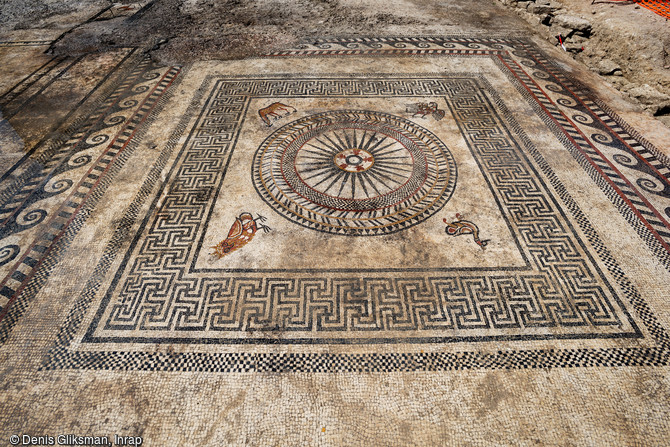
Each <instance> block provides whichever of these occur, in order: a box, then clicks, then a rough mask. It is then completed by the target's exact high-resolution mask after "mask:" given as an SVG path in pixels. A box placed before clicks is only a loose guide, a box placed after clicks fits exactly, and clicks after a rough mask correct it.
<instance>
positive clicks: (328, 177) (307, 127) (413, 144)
mask: <svg viewBox="0 0 670 447" xmlns="http://www.w3.org/2000/svg"><path fill="white" fill-rule="evenodd" d="M252 176H253V182H254V185H255V187H256V190H257V191H258V192H259V194H260V195H261V197H262V198H263V199H264V200H265V202H266V203H268V205H270V206H271V207H272V208H273V209H274V210H276V211H277V212H278V213H279V214H281V215H282V216H284V217H286V218H288V219H289V220H291V221H293V222H296V223H298V224H300V225H303V226H306V227H308V228H313V229H316V230H319V231H324V232H328V233H334V234H356V235H375V234H387V233H392V232H395V231H399V230H402V229H405V228H407V227H409V226H412V225H416V224H417V223H420V222H421V221H423V220H425V219H426V218H428V217H430V216H431V215H433V214H434V213H435V212H437V211H438V210H439V209H440V208H442V207H443V206H444V204H445V203H446V202H447V201H448V200H449V197H450V196H451V193H452V192H453V190H454V186H455V184H456V164H455V162H454V160H453V158H452V156H451V154H450V152H449V150H448V149H447V147H446V146H445V145H444V143H442V142H441V141H440V140H439V139H438V138H437V137H436V136H435V135H434V134H432V133H431V132H430V131H428V130H427V129H424V128H422V127H420V126H418V125H417V124H415V123H413V122H411V121H409V120H406V119H404V118H401V117H398V116H393V115H389V114H386V113H380V112H374V111H347V110H345V111H334V112H326V113H321V114H317V115H310V116H307V117H304V118H302V119H299V120H297V121H294V122H292V123H290V124H288V125H286V126H284V127H282V128H281V129H279V130H278V131H277V132H275V133H273V134H272V135H270V136H269V137H268V138H267V139H266V140H265V142H263V144H262V145H261V146H260V148H259V149H258V151H257V152H256V156H255V158H254V164H253V169H252Z"/></svg>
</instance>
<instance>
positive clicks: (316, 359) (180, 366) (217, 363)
mask: <svg viewBox="0 0 670 447" xmlns="http://www.w3.org/2000/svg"><path fill="white" fill-rule="evenodd" d="M202 94H203V92H202V91H200V92H198V93H197V94H196V97H195V98H194V102H193V104H191V106H190V109H189V113H194V112H195V109H196V108H195V107H194V105H195V104H196V103H197V102H198V101H199V100H200V98H201V97H202ZM489 95H490V96H492V97H493V98H494V102H495V103H496V106H497V107H498V108H500V109H504V107H505V106H504V103H503V102H502V101H501V100H500V98H498V97H497V95H496V94H495V92H492V91H489ZM187 121H188V120H182V122H181V123H180V124H179V126H178V129H177V131H176V132H175V134H174V137H173V138H172V139H171V144H170V145H169V146H171V147H166V150H165V151H164V152H163V153H162V154H161V157H160V159H159V161H161V160H162V163H163V164H162V165H161V164H160V163H159V164H157V165H156V166H155V167H154V169H152V172H151V173H150V175H149V179H152V178H153V179H154V180H157V179H158V178H159V177H158V176H159V173H160V172H161V169H162V167H163V166H164V163H165V162H166V160H167V157H168V155H169V152H170V151H171V150H172V149H173V148H174V146H175V145H176V138H178V136H179V135H181V134H182V133H183V132H184V131H185V127H186V124H187ZM508 121H509V122H510V123H511V128H512V130H513V131H514V132H515V134H516V135H517V137H518V138H520V140H521V141H522V142H523V143H524V147H525V148H526V149H528V151H529V152H530V153H531V154H532V156H533V157H534V158H535V160H536V162H537V163H538V165H539V166H540V168H541V170H542V171H543V172H544V173H545V175H548V178H549V180H550V182H551V184H552V186H553V187H554V188H555V190H556V191H557V192H558V194H559V196H560V198H561V199H562V200H563V202H564V203H565V204H566V205H567V208H568V209H569V210H570V211H571V213H572V214H573V215H574V217H575V218H576V219H577V222H578V224H579V226H580V227H581V228H582V231H584V233H585V234H586V237H587V239H588V240H589V241H590V243H591V244H592V245H593V246H594V247H595V248H596V250H597V251H598V253H599V254H600V256H601V258H602V259H603V260H604V262H605V263H606V264H607V265H608V267H609V269H610V271H611V272H612V273H613V274H614V275H615V276H616V277H617V279H618V280H619V282H620V283H621V284H622V287H624V288H626V289H627V290H628V291H629V292H630V296H631V302H632V304H633V307H634V308H635V309H636V310H637V312H638V314H639V316H640V318H641V320H642V321H643V322H644V323H645V325H646V326H647V328H648V329H649V331H650V333H651V334H652V335H653V336H654V338H655V339H656V340H657V341H658V342H659V346H658V347H654V348H626V349H620V348H614V349H597V350H591V349H572V350H531V351H506V352H502V351H500V352H497V353H491V354H484V353H476V352H475V353H473V352H460V353H427V354H360V355H346V354H342V355H331V354H304V355H299V354H285V355H281V354H279V355H277V354H220V355H210V354H200V353H191V354H155V353H119V352H112V353H104V357H105V358H104V359H103V358H102V356H101V355H102V354H103V353H95V354H94V355H93V356H91V355H90V354H91V353H76V352H75V353H71V352H67V346H68V345H69V343H70V341H71V339H72V337H73V336H74V330H76V323H77V321H76V320H79V321H80V320H81V318H82V317H83V315H84V312H85V311H86V309H85V308H86V306H87V305H88V304H90V301H91V300H92V298H93V296H94V295H95V291H96V290H97V287H96V286H99V284H100V281H101V280H102V278H103V277H104V276H105V272H106V271H107V269H108V268H109V266H110V264H111V262H112V259H113V257H114V254H113V251H114V250H113V249H112V250H107V251H106V255H105V256H103V258H102V259H101V262H100V264H99V265H98V267H97V268H96V273H95V275H94V276H93V277H92V278H91V279H90V280H89V282H88V284H87V287H86V289H85V292H84V293H83V294H82V299H81V300H79V301H78V306H76V307H75V308H74V309H73V311H72V313H71V314H70V317H69V318H68V322H69V323H70V324H69V325H65V326H64V327H63V329H62V330H61V333H60V335H59V338H58V342H57V344H56V346H54V349H53V350H52V353H51V354H52V355H51V358H50V360H49V361H47V362H45V364H44V368H46V369H60V368H92V369H118V370H137V369H139V370H166V371H184V370H198V371H217V372H224V371H225V372H244V371H247V372H248V371H256V372H261V371H313V372H317V371H324V372H326V371H333V372H334V371H417V370H446V369H464V368H492V369H500V368H529V367H576V366H624V365H631V366H632V365H654V366H661V365H666V364H667V361H668V352H669V351H668V349H667V347H668V340H667V335H666V333H665V330H664V329H663V328H662V327H661V326H660V325H659V324H658V322H657V320H656V319H655V317H654V316H653V314H652V313H651V311H650V309H649V308H648V306H647V305H646V303H645V302H644V300H642V298H641V297H640V296H639V293H638V292H637V291H636V290H635V289H634V287H633V286H632V285H631V284H630V283H629V282H628V281H627V280H626V279H625V277H624V276H623V273H622V272H621V269H620V268H619V267H618V265H616V262H615V261H614V260H613V259H612V257H611V255H610V254H609V252H608V250H607V248H606V247H604V246H603V245H602V243H601V242H600V240H599V238H598V236H597V234H596V233H595V232H594V231H593V229H592V228H591V227H590V225H589V224H588V221H587V220H586V218H585V217H584V215H583V214H582V213H581V211H580V210H579V209H578V208H577V206H576V204H575V202H574V201H573V200H572V198H571V197H570V196H569V194H568V193H567V191H566V190H565V188H564V187H563V186H562V185H561V184H560V181H559V180H558V179H557V178H556V176H555V175H553V174H552V173H551V172H550V170H549V168H548V165H547V164H546V162H545V161H544V160H543V159H542V157H541V155H540V154H539V153H538V152H537V150H536V149H535V148H534V147H533V146H532V143H531V142H530V140H529V139H528V138H527V137H525V136H524V135H523V131H522V130H521V128H520V126H519V125H518V123H516V122H515V120H514V119H513V117H511V116H510V119H508ZM549 174H551V175H549ZM149 179H148V180H147V182H145V184H144V185H143V187H142V190H141V194H140V195H138V197H137V198H136V200H135V201H134V202H133V204H132V205H131V207H130V208H129V210H130V211H131V212H130V213H129V214H127V216H124V222H122V224H121V225H120V226H119V228H118V229H117V232H116V233H115V237H114V238H113V240H112V243H110V246H111V245H114V243H115V242H116V244H118V242H119V240H120V239H122V237H121V234H122V233H123V229H124V228H128V227H129V225H130V224H131V222H132V221H133V220H134V217H135V216H136V213H137V209H138V206H139V204H141V202H142V201H143V200H144V199H145V198H146V196H147V195H148V193H149V190H150V188H149V185H150V183H151V181H150V180H149ZM73 324H74V326H73Z"/></svg>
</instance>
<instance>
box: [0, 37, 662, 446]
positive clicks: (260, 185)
mask: <svg viewBox="0 0 670 447" xmlns="http://www.w3.org/2000/svg"><path fill="white" fill-rule="evenodd" d="M40 45H43V44H42V43H40V42H30V41H24V42H22V43H21V44H20V45H19V43H6V42H5V43H0V46H1V47H0V51H4V52H5V53H3V54H4V56H3V57H5V58H8V56H7V55H10V54H13V55H14V56H15V57H17V58H19V57H21V55H22V54H26V53H27V52H30V51H34V53H35V54H34V57H32V58H31V59H30V62H31V63H34V65H35V66H34V67H32V68H31V70H32V72H30V73H29V74H27V76H26V74H23V75H22V76H19V74H18V73H17V74H16V75H15V76H14V78H12V77H11V76H9V74H8V76H7V77H6V78H5V82H4V83H3V85H2V87H3V91H4V94H3V95H2V96H1V97H0V107H1V108H2V114H3V117H4V119H5V120H8V121H3V124H2V125H3V126H4V127H3V128H2V133H1V135H2V138H3V145H4V147H3V156H2V159H1V160H0V161H1V163H2V164H1V167H2V179H1V183H0V199H1V202H0V203H1V206H0V218H1V219H2V222H3V223H2V226H1V227H0V281H1V282H0V306H1V308H2V310H1V312H0V341H1V342H2V343H3V347H2V348H1V350H0V359H1V360H0V362H1V367H0V374H2V377H3V380H2V385H3V392H2V401H3V403H2V407H3V408H4V411H3V412H2V415H1V416H0V421H2V429H1V430H0V431H1V433H0V439H2V441H1V442H2V443H4V442H6V440H8V439H10V436H12V435H21V436H22V435H30V436H57V435H61V434H72V435H73V436H107V437H109V439H110V443H112V441H113V440H114V435H118V436H140V437H142V439H143V441H144V443H143V445H410V444H412V445H414V443H415V444H416V445H664V444H666V443H667V441H668V439H670V438H669V436H670V435H669V433H670V430H669V429H670V427H669V425H670V424H669V422H668V421H669V420H670V419H668V412H669V410H670V388H669V387H670V381H669V380H668V363H669V359H670V340H668V332H667V328H668V327H670V326H669V324H670V313H669V311H668V309H667V306H666V301H667V298H668V296H669V293H668V291H670V272H669V271H670V223H669V222H670V181H669V180H668V177H669V174H670V169H669V166H670V163H669V161H668V158H667V157H666V156H665V155H663V152H664V151H665V152H668V147H665V148H663V147H658V148H656V147H654V146H653V145H652V144H651V143H649V142H647V141H646V140H645V138H644V137H642V136H641V135H640V134H639V133H638V131H636V130H635V129H634V128H633V127H632V126H631V125H629V124H627V123H626V122H625V121H624V120H623V119H622V118H620V117H619V116H618V115H617V114H616V113H615V112H614V111H613V110H611V109H610V107H609V106H608V105H607V104H606V103H607V101H606V100H605V101H604V100H603V98H602V97H600V96H599V95H598V94H596V93H594V92H593V91H592V90H591V89H589V88H588V87H586V86H585V85H583V84H582V83H581V82H578V81H576V80H575V79H574V77H573V76H572V75H571V74H570V71H571V69H570V67H566V66H565V65H561V64H558V63H556V62H555V61H554V60H552V59H551V58H550V57H548V56H547V54H546V53H545V52H544V51H543V50H541V49H540V48H539V47H538V46H537V45H536V44H535V43H533V41H532V40H530V39H521V38H510V37H504V38H503V37H499V38H496V37H482V36H479V37H473V36H470V37H468V36H444V37H404V38H403V37H397V38H369V39H365V38H360V39H322V40H318V41H314V42H310V43H305V44H304V45H302V46H300V47H298V48H294V49H292V50H287V51H282V52H278V53H275V54H271V55H267V56H266V57H262V58H256V59H253V60H252V61H251V63H250V61H249V60H245V61H226V62H225V63H223V62H199V63H195V64H192V65H189V66H183V67H180V66H172V67H166V66H158V65H156V64H155V63H153V62H151V60H150V59H149V58H147V57H146V56H144V55H143V53H142V51H139V50H138V49H133V48H119V49H118V51H117V52H116V53H106V54H104V55H99V54H93V55H89V56H85V57H80V58H78V59H74V60H68V59H59V58H50V57H49V56H47V55H45V54H43V53H42V52H41V51H43V49H44V48H43V47H41V49H40ZM38 49H40V50H39V55H38ZM102 58H104V60H101V59H102ZM23 69H24V70H25V67H24V68H23ZM5 71H7V73H11V65H9V66H8V67H6V68H5ZM77 71H81V72H82V73H83V72H85V73H89V74H90V73H92V74H90V75H89V76H88V77H87V83H84V84H82V83H81V82H80V81H79V78H78V77H76V76H74V75H73V73H75V72H77ZM63 91H68V92H69V95H68V96H67V101H69V103H67V104H65V105H64V106H63V107H62V108H61V109H60V110H58V111H55V112H54V113H50V114H48V115H47V116H43V115H40V113H43V112H40V110H41V109H40V108H39V107H38V106H39V103H40V101H44V98H45V97H46V96H47V95H49V94H62V92H63ZM59 92H60V93H59ZM605 99H606V98H605ZM36 120H40V123H41V124H40V126H38V127H39V128H40V129H42V130H41V133H39V132H38V134H36V135H32V136H31V135H30V134H29V133H28V132H22V138H19V137H18V135H17V134H16V132H14V130H13V129H22V128H26V129H27V128H29V127H30V126H31V125H32V123H35V122H36ZM10 124H11V126H10ZM44 129H47V131H44ZM24 135H25V136H24ZM487 440H488V441H487ZM492 440H495V441H492ZM3 445H4V444H3ZM21 445H23V444H21ZM26 445H28V444H26ZM73 445H74V444H73Z"/></svg>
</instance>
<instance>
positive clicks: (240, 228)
mask: <svg viewBox="0 0 670 447" xmlns="http://www.w3.org/2000/svg"><path fill="white" fill-rule="evenodd" d="M264 221H265V217H263V216H260V215H259V216H258V217H257V218H255V219H254V218H253V216H252V215H251V214H249V213H242V214H240V215H239V217H237V218H236V219H235V222H234V223H233V226H232V227H230V231H228V237H227V238H225V239H224V240H222V241H221V242H219V243H218V244H216V245H214V246H212V248H213V249H214V253H212V255H214V256H218V257H219V259H221V258H223V257H224V256H226V255H227V254H229V253H232V252H234V251H235V250H237V249H238V248H241V247H244V246H245V245H247V244H248V243H249V242H250V241H251V240H252V239H253V238H254V235H255V234H256V231H258V229H259V228H260V229H261V230H263V231H264V232H266V233H267V232H268V231H270V230H271V228H270V227H268V226H267V225H263V224H262V223H261V222H264Z"/></svg>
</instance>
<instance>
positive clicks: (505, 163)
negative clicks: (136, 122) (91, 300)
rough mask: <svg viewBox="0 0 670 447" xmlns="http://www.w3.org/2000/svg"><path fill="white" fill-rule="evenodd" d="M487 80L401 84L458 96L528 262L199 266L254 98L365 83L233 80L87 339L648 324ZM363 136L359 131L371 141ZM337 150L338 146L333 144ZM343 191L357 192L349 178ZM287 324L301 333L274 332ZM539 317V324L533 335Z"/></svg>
mask: <svg viewBox="0 0 670 447" xmlns="http://www.w3.org/2000/svg"><path fill="white" fill-rule="evenodd" d="M301 82H303V84H301ZM481 82H483V80H482V79H477V78H476V77H475V78H469V79H468V78H465V77H458V76H456V77H454V78H445V77H441V78H430V79H421V78H417V77H415V78H408V79H403V80H402V81H399V80H398V79H394V87H395V88H397V90H398V91H399V92H402V94H405V92H408V91H417V92H419V94H420V95H422V96H426V95H427V94H428V93H429V92H431V93H432V95H434V96H436V97H438V98H439V97H441V100H442V101H445V102H446V104H447V106H448V107H449V109H450V111H451V114H452V116H453V117H454V119H455V120H456V122H457V123H458V125H459V127H460V129H461V135H462V137H463V138H464V140H465V142H466V144H467V145H468V147H469V148H470V151H471V153H472V155H473V157H474V158H475V159H476V160H478V162H479V165H480V167H481V175H482V176H483V177H484V179H485V180H486V182H487V184H488V185H490V188H491V192H492V193H493V194H494V196H495V198H496V201H497V202H498V203H499V204H500V211H501V213H502V214H503V215H504V216H505V219H506V220H507V223H508V225H509V226H510V228H511V229H512V233H513V234H515V235H517V237H518V238H519V242H518V243H519V247H520V249H521V250H522V255H523V257H524V258H525V259H526V267H521V268H510V269H507V268H500V269H492V270H491V269H489V270H488V271H482V272H477V271H466V270H461V269H458V268H445V269H443V270H442V271H440V272H439V273H437V274H434V273H433V274H431V273H412V274H410V273H409V272H399V273H394V272H389V273H379V272H373V271H369V272H368V271H366V270H365V269H364V268H363V269H360V270H359V271H358V273H356V274H347V275H346V276H343V277H342V276H339V277H333V276H331V275H330V274H329V273H328V272H325V273H324V272H321V273H319V274H314V273H307V275H305V274H300V273H297V272H291V271H284V270H281V269H279V270H276V271H274V272H273V273H272V274H271V275H268V274H267V273H261V275H260V276H257V275H254V272H253V271H251V272H244V273H242V274H240V273H233V274H232V275H231V274H230V273H227V274H223V275H222V274H221V273H218V272H209V271H202V272H198V271H193V270H191V269H190V267H189V266H190V265H191V260H192V259H193V257H194V256H196V255H197V253H198V252H199V250H200V249H201V246H200V245H198V241H199V240H200V235H201V234H202V232H203V231H204V229H203V228H202V227H203V226H202V220H203V216H206V215H207V213H208V210H209V209H211V207H212V206H214V203H215V199H214V198H213V197H212V194H203V193H202V191H203V189H204V188H211V189H216V190H220V189H221V187H222V186H221V185H222V184H223V181H224V177H225V169H223V167H224V166H226V160H227V159H228V158H229V157H230V156H231V154H232V151H233V150H234V144H233V143H232V142H231V141H232V140H233V139H234V138H235V135H236V134H237V128H238V126H240V123H242V122H243V120H242V119H241V118H242V117H243V116H244V114H245V113H246V110H247V108H246V107H245V106H244V104H245V98H249V97H253V96H256V95H259V92H267V93H266V94H268V96H274V97H277V96H280V95H278V92H282V93H284V94H291V95H295V92H296V91H299V90H300V88H301V85H304V86H305V88H308V90H309V95H317V94H318V91H319V88H322V89H323V91H324V92H328V91H333V90H337V89H340V88H342V86H343V85H347V88H348V89H349V90H351V89H352V84H351V83H350V82H349V81H342V80H338V79H328V80H318V81H317V80H314V79H308V80H305V81H300V80H298V79H291V80H290V81H286V82H276V81H272V82H269V81H264V80H262V79H261V80H250V81H247V82H246V83H242V82H239V81H228V80H219V81H218V82H217V84H216V85H215V86H214V87H213V88H212V90H211V96H210V99H209V101H208V103H207V104H208V105H207V106H206V108H205V111H204V113H203V114H202V115H201V119H200V121H199V122H197V123H196V124H195V127H194V130H193V131H192V138H191V139H190V140H189V142H188V143H187V145H186V146H185V147H184V151H183V152H182V155H181V158H180V159H179V160H177V161H176V163H177V164H176V169H175V171H174V172H175V174H174V176H173V177H172V178H171V179H170V180H169V181H168V186H167V190H166V192H165V194H166V195H165V200H164V201H163V202H162V203H161V204H160V205H158V207H157V208H156V210H155V211H154V212H153V214H152V215H151V218H150V219H149V220H148V221H147V226H146V227H145V228H144V229H143V230H142V231H143V236H142V237H141V238H139V239H137V241H138V242H137V245H136V247H135V248H132V249H131V250H133V253H132V255H129V256H130V257H129V258H128V260H129V261H128V264H127V265H122V266H121V267H120V268H121V271H122V272H123V271H124V270H125V273H120V274H117V275H116V277H115V279H114V281H113V283H112V285H111V287H110V288H109V289H108V292H107V294H106V297H105V299H104V300H103V302H102V304H101V306H102V308H101V311H100V312H99V313H98V314H97V315H96V317H95V319H94V321H93V322H92V324H91V325H90V327H89V330H88V332H87V334H86V336H85V337H84V339H83V341H84V342H93V343H96V342H113V341H117V342H127V341H129V340H134V341H138V340H146V341H151V342H159V341H160V340H161V339H162V338H161V337H157V335H156V334H157V333H158V332H161V333H165V331H169V334H171V335H170V336H169V337H167V338H165V341H166V342H168V341H169V340H170V341H172V340H175V339H179V340H181V341H182V342H187V341H188V342H189V343H199V342H203V341H204V340H207V342H208V343H212V342H216V343H236V344H239V343H258V344H263V343H268V342H269V343H354V342H361V343H368V342H369V340H370V338H369V334H370V333H371V332H377V333H378V334H379V337H382V339H383V340H385V343H403V342H407V340H410V339H413V340H424V341H432V342H437V341H440V340H441V341H445V340H449V339H452V338H453V335H454V334H455V332H453V331H458V333H459V334H460V335H459V336H458V337H457V338H461V339H462V338H463V337H466V338H467V335H466V334H467V333H468V332H469V331H473V332H472V333H473V336H475V337H476V338H477V339H488V340H494V339H496V337H503V338H505V339H508V338H509V337H522V338H524V339H546V338H554V337H556V336H559V337H571V338H580V337H587V338H594V337H602V338H611V337H638V336H639V331H638V330H637V328H636V325H635V323H634V322H633V320H631V319H630V316H629V315H628V314H627V311H626V310H625V308H624V307H623V306H622V303H621V299H620V298H619V297H618V295H617V293H616V292H615V290H614V289H613V288H612V287H611V286H610V285H609V282H608V280H607V278H606V277H605V276H603V275H602V272H601V271H600V269H599V267H598V266H597V265H596V264H595V263H594V259H593V258H592V256H591V255H590V254H589V253H588V251H585V249H584V245H583V243H582V242H580V239H579V238H578V237H577V235H576V234H575V233H574V231H573V230H572V227H571V224H570V223H569V222H568V221H567V220H566V218H565V215H564V214H563V212H562V210H561V209H560V207H559V206H558V205H557V203H556V201H555V199H553V198H552V195H551V193H550V192H549V190H548V189H547V187H546V186H545V185H544V184H543V182H542V181H541V180H540V179H539V178H538V177H537V175H536V174H535V173H534V171H533V169H534V168H533V167H532V165H530V164H529V162H528V160H527V158H526V156H525V155H524V154H523V153H522V152H521V151H520V148H519V146H518V145H517V144H516V143H515V142H514V140H512V139H511V138H510V135H509V133H508V132H507V130H506V128H505V125H504V123H503V122H502V121H501V120H500V118H499V117H498V115H497V113H496V112H495V111H494V109H493V108H492V106H491V105H490V103H489V101H488V99H487V97H486V95H487V94H491V92H490V91H489V92H488V93H485V92H484V90H483V87H482V84H481ZM353 86H356V87H358V88H360V91H361V92H365V94H366V95H369V96H370V97H375V96H376V95H388V94H389V91H388V86H387V85H385V84H383V83H381V82H377V81H373V80H362V81H361V82H358V83H357V84H353ZM288 87H290V88H288ZM375 87H376V88H378V89H379V88H381V89H383V90H375ZM427 89H429V90H428V91H427ZM251 92H254V94H253V95H252V94H251ZM324 116H325V117H328V116H331V115H329V114H328V113H325V114H324ZM311 119H313V118H311ZM308 122H309V120H308ZM291 126H292V124H289V125H288V127H286V128H285V129H284V130H287V129H291ZM347 126H348V127H347V129H349V128H351V135H350V136H349V138H350V139H351V138H353V128H352V127H351V123H349V124H347ZM342 129H343V128H341V127H340V125H339V124H338V125H336V126H331V127H330V128H328V131H332V132H336V133H338V134H339V135H340V137H341V138H343V139H344V141H345V142H346V138H345V137H344V135H343V130H342ZM370 129H372V128H370ZM280 132H283V131H280ZM368 134H369V132H368ZM368 134H366V137H365V138H366V139H365V141H367V139H368V136H367V135H368ZM282 135H283V133H282ZM308 135H311V134H308ZM212 136H217V138H215V139H212ZM398 138H400V137H398ZM360 139H361V135H359V133H358V130H357V142H358V143H360V141H361V140H360ZM308 140H311V139H310V138H305V141H308ZM289 144H290V143H289ZM261 147H263V146H261ZM343 147H344V146H343V145H342V144H340V149H341V148H343ZM336 149H338V148H337V147H335V146H333V152H335V150H336ZM348 149H350V148H346V149H345V151H346V150H348ZM368 149H370V147H368ZM403 151H404V149H403V150H402V151H400V152H401V153H402V152H403ZM261 152H262V150H261ZM366 152H369V153H371V154H372V152H374V151H367V150H366ZM338 154H340V152H337V153H336V154H335V156H334V160H338ZM347 154H348V153H347ZM348 156H349V155H346V156H345V157H344V159H345V161H346V158H347V157H348ZM359 157H361V159H362V160H361V161H360V162H359V160H358V159H354V160H350V161H349V162H347V163H346V166H345V168H347V169H349V168H350V166H355V165H357V164H358V165H361V164H363V159H364V158H365V157H362V156H360V155H359ZM296 160H299V158H298V157H296ZM368 163H370V162H368ZM276 165H277V163H275V164H274V165H271V166H270V167H272V168H276ZM293 165H294V162H291V163H289V166H293ZM334 165H337V161H335V162H334ZM280 166H281V164H280ZM363 166H364V167H365V166H366V165H363ZM331 169H332V170H335V169H338V170H343V169H342V168H341V167H339V166H335V167H333V168H331ZM296 177H297V174H296ZM342 194H343V195H344V198H346V192H345V189H343V192H342ZM371 194H372V193H371ZM354 197H356V195H354ZM358 197H359V198H360V199H361V200H368V199H367V198H366V197H365V196H364V195H359V196H358ZM165 222H168V223H167V224H166V223H165ZM333 237H335V236H333ZM338 237H339V236H338ZM349 237H351V236H349ZM277 328H281V329H282V331H284V333H285V334H288V335H287V336H286V337H284V338H281V339H276V338H272V337H271V335H270V334H271V332H272V331H273V330H276V329H277ZM528 328H535V332H533V333H532V334H529V333H528V332H526V330H527V329H528ZM450 331H451V332H450ZM475 333H476V335H474V334H475ZM251 334H253V335H251ZM266 334H267V335H266ZM364 334H365V337H364ZM404 334H412V335H411V338H410V336H409V335H404ZM268 337H269V338H268Z"/></svg>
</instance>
